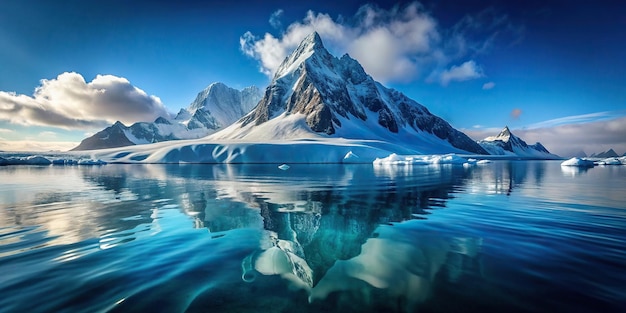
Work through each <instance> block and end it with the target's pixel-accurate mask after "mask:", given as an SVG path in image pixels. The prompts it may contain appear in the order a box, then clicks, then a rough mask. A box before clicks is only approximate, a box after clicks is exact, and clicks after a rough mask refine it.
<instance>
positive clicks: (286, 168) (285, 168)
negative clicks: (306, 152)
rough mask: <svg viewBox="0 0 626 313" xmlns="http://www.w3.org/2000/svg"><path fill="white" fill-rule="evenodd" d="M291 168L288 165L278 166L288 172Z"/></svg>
mask: <svg viewBox="0 0 626 313" xmlns="http://www.w3.org/2000/svg"><path fill="white" fill-rule="evenodd" d="M290 167H291V166H289V165H287V164H281V165H279V166H278V168H279V169H281V170H283V171H286V170H288V169H289V168H290Z"/></svg>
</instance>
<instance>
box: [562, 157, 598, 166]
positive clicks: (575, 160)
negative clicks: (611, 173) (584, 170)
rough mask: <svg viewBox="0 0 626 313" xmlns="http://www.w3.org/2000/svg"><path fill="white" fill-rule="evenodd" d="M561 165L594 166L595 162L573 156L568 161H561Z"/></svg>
mask: <svg viewBox="0 0 626 313" xmlns="http://www.w3.org/2000/svg"><path fill="white" fill-rule="evenodd" d="M561 166H578V167H594V166H595V163H593V161H589V160H586V159H581V158H571V159H569V160H567V161H563V163H561Z"/></svg>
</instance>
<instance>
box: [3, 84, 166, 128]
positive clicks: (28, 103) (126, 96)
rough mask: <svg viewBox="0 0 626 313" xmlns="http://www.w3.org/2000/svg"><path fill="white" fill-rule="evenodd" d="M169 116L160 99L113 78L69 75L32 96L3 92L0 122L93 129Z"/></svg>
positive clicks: (42, 87)
mask: <svg viewBox="0 0 626 313" xmlns="http://www.w3.org/2000/svg"><path fill="white" fill-rule="evenodd" d="M168 115H169V113H168V112H167V110H166V109H165V107H164V106H163V104H162V103H161V100H160V99H159V98H158V97H156V96H150V95H148V94H146V93H145V92H144V91H143V90H141V89H139V88H137V87H135V86H133V85H131V84H130V82H129V81H128V80H127V79H125V78H123V77H117V76H113V75H98V76H96V78H94V79H93V80H92V81H91V82H89V83H87V82H86V81H85V79H84V78H83V77H82V76H81V75H80V74H78V73H73V72H72V73H69V72H66V73H63V74H60V75H58V76H57V78H55V79H50V80H48V79H43V80H41V85H40V86H38V87H37V88H36V89H35V92H34V94H33V96H27V95H21V94H15V93H10V92H4V91H0V120H4V121H8V122H10V123H14V124H20V125H25V126H32V125H37V126H53V127H60V128H64V129H90V128H100V127H103V126H106V125H109V124H111V123H114V122H115V121H118V120H119V121H122V122H124V123H126V124H132V123H134V122H137V121H152V120H154V119H156V118H157V117H159V116H168Z"/></svg>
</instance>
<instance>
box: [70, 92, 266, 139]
mask: <svg viewBox="0 0 626 313" xmlns="http://www.w3.org/2000/svg"><path fill="white" fill-rule="evenodd" d="M260 99H261V92H260V90H259V89H258V88H257V87H255V86H251V87H246V88H244V89H243V90H241V91H240V90H236V89H233V88H230V87H228V86H226V85H224V84H222V83H213V84H211V85H209V86H208V87H207V88H206V89H204V90H203V91H201V92H200V93H198V96H197V97H196V99H195V100H194V101H193V102H192V103H191V104H190V105H189V106H188V107H187V109H181V110H180V112H178V114H177V115H176V117H175V118H173V119H169V118H166V117H159V118H157V119H156V120H155V121H154V122H152V123H148V122H138V123H134V124H133V125H131V126H125V125H124V124H122V123H120V122H116V123H115V124H113V125H112V126H109V127H107V128H105V129H104V130H102V131H100V132H98V133H96V134H95V135H93V136H91V137H88V138H86V139H84V140H83V141H82V142H81V143H80V144H79V145H78V146H77V147H76V148H74V149H72V150H95V149H104V148H114V147H123V146H130V145H139V144H147V143H154V142H161V141H168V140H179V139H197V138H201V137H205V136H207V135H210V134H212V133H214V132H215V131H217V130H219V129H221V128H224V127H226V126H228V125H230V124H232V123H233V122H235V121H237V119H239V118H241V117H242V116H244V115H245V114H246V113H248V112H250V111H251V110H252V108H254V106H255V105H256V104H257V103H258V102H259V100H260Z"/></svg>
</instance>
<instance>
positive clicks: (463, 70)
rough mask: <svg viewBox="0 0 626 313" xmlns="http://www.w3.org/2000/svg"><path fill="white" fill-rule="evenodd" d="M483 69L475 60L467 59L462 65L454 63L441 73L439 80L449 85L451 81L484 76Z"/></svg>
mask: <svg viewBox="0 0 626 313" xmlns="http://www.w3.org/2000/svg"><path fill="white" fill-rule="evenodd" d="M483 76H484V74H483V70H482V68H480V66H478V65H476V62H474V61H473V60H470V61H466V62H464V63H463V64H461V65H458V66H457V65H453V66H452V67H451V68H449V69H447V70H445V71H443V72H441V74H439V82H440V83H441V84H442V85H444V86H447V85H448V84H449V83H450V82H451V81H466V80H470V79H475V78H479V77H483Z"/></svg>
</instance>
